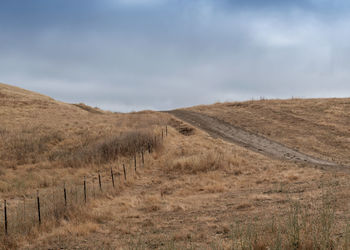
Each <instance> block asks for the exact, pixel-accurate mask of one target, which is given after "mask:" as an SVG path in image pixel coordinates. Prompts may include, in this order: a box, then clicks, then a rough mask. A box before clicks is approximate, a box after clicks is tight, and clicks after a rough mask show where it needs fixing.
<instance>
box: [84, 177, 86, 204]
mask: <svg viewBox="0 0 350 250" xmlns="http://www.w3.org/2000/svg"><path fill="white" fill-rule="evenodd" d="M84 202H85V203H86V177H85V176H84Z"/></svg>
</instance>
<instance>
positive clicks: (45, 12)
mask: <svg viewBox="0 0 350 250" xmlns="http://www.w3.org/2000/svg"><path fill="white" fill-rule="evenodd" d="M349 10H350V1H348V0H264V1H263V0H0V82H3V83H7V84H11V85H16V86H19V87H22V88H25V89H29V90H32V91H36V92H40V93H42V94H45V95H49V96H51V97H53V98H55V99H58V100H61V101H65V102H70V103H80V102H83V103H86V104H88V105H91V106H97V107H100V108H103V109H108V110H112V111H119V112H129V111H138V110H144V109H154V110H168V109H174V108H179V107H184V106H192V105H198V104H210V103H215V102H224V101H242V100H250V99H259V98H262V97H263V98H291V97H302V98H309V97H310V98H311V97H349V96H350V70H349V69H350V15H349V13H350V11H349Z"/></svg>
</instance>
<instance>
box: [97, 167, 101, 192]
mask: <svg viewBox="0 0 350 250" xmlns="http://www.w3.org/2000/svg"><path fill="white" fill-rule="evenodd" d="M98 184H99V186H100V191H101V192H102V183H101V175H100V171H98Z"/></svg>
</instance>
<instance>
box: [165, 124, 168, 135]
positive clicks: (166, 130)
mask: <svg viewBox="0 0 350 250" xmlns="http://www.w3.org/2000/svg"><path fill="white" fill-rule="evenodd" d="M165 136H168V125H165Z"/></svg>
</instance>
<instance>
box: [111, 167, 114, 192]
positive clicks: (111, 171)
mask: <svg viewBox="0 0 350 250" xmlns="http://www.w3.org/2000/svg"><path fill="white" fill-rule="evenodd" d="M111 177H112V184H113V188H114V175H113V167H111Z"/></svg>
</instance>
